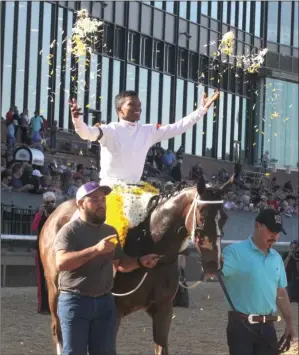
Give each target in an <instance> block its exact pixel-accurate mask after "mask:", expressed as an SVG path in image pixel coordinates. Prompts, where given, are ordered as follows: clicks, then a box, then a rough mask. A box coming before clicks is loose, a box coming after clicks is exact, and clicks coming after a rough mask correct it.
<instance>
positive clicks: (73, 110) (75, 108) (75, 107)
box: [69, 99, 81, 118]
mask: <svg viewBox="0 0 299 355" xmlns="http://www.w3.org/2000/svg"><path fill="white" fill-rule="evenodd" d="M69 104H70V106H71V113H72V117H73V118H78V117H79V115H80V111H81V108H80V107H79V106H78V103H77V100H76V99H71V100H70V101H69Z"/></svg>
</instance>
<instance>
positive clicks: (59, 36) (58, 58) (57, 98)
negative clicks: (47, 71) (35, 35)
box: [53, 7, 63, 122]
mask: <svg viewBox="0 0 299 355" xmlns="http://www.w3.org/2000/svg"><path fill="white" fill-rule="evenodd" d="M62 31H63V8H62V7H59V10H58V29H57V47H56V50H57V53H56V70H55V72H54V73H53V76H54V75H55V76H56V82H55V86H56V88H55V112H54V120H56V121H57V122H59V107H60V85H61V81H60V80H61V79H60V75H61V65H62V63H61V53H62V35H63V33H62Z"/></svg>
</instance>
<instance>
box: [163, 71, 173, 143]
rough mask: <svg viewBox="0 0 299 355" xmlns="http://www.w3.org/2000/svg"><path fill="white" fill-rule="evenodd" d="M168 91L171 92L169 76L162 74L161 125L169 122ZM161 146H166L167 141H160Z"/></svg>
mask: <svg viewBox="0 0 299 355" xmlns="http://www.w3.org/2000/svg"><path fill="white" fill-rule="evenodd" d="M170 93H171V76H169V75H164V77H163V100H162V120H161V123H162V125H167V124H169V115H170V104H171V102H170ZM161 146H162V147H163V148H164V149H167V148H168V141H162V142H161Z"/></svg>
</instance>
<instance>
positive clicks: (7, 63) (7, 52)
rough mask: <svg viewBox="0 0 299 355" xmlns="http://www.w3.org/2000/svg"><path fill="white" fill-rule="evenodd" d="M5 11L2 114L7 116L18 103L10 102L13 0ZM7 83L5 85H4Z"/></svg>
mask: <svg viewBox="0 0 299 355" xmlns="http://www.w3.org/2000/svg"><path fill="white" fill-rule="evenodd" d="M2 6H6V9H5V10H6V13H5V32H4V49H3V54H4V60H3V82H2V84H3V85H2V87H3V91H2V116H3V117H4V118H5V115H6V112H7V111H8V110H9V108H10V106H11V105H17V103H14V102H10V94H11V72H12V46H13V28H14V6H15V4H14V3H13V2H6V4H5V5H3V4H2ZM4 83H5V85H4Z"/></svg>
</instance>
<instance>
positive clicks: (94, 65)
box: [88, 54, 106, 126]
mask: <svg viewBox="0 0 299 355" xmlns="http://www.w3.org/2000/svg"><path fill="white" fill-rule="evenodd" d="M97 70H98V56H97V55H96V54H91V56H90V72H89V97H88V104H89V108H91V109H94V110H95V109H96V102H97V79H98V77H97V74H98V73H97ZM101 118H102V117H101ZM105 119H106V117H105ZM105 119H103V121H104V120H105ZM92 124H93V122H92V115H91V114H89V115H88V125H89V126H91V125H92Z"/></svg>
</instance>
